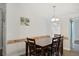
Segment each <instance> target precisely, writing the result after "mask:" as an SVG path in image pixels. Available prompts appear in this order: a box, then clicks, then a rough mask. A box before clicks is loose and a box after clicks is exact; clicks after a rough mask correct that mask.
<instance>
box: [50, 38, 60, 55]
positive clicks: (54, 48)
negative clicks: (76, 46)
mask: <svg viewBox="0 0 79 59" xmlns="http://www.w3.org/2000/svg"><path fill="white" fill-rule="evenodd" d="M60 38H61V37H54V38H52V44H51V55H55V56H59V46H60Z"/></svg>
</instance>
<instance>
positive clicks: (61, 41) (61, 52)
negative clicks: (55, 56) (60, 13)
mask: <svg viewBox="0 0 79 59" xmlns="http://www.w3.org/2000/svg"><path fill="white" fill-rule="evenodd" d="M63 39H64V36H61V38H60V46H59V49H60V50H59V52H60V55H61V56H62V55H63Z"/></svg>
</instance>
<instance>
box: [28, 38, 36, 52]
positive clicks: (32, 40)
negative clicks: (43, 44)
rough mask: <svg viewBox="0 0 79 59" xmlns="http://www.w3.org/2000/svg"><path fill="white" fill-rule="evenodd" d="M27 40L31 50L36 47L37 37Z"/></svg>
mask: <svg viewBox="0 0 79 59" xmlns="http://www.w3.org/2000/svg"><path fill="white" fill-rule="evenodd" d="M27 42H28V46H29V50H30V52H31V51H32V50H35V49H36V43H35V39H32V38H27Z"/></svg>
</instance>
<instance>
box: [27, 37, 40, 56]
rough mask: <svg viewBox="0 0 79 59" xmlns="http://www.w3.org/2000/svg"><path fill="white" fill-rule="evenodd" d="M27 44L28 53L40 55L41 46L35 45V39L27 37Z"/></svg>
mask: <svg viewBox="0 0 79 59" xmlns="http://www.w3.org/2000/svg"><path fill="white" fill-rule="evenodd" d="M27 42H28V46H29V55H30V56H31V55H32V56H38V55H41V48H40V47H39V46H37V45H36V42H35V39H32V38H27Z"/></svg>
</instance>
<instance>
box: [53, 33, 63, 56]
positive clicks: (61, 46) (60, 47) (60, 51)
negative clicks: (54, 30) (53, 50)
mask: <svg viewBox="0 0 79 59" xmlns="http://www.w3.org/2000/svg"><path fill="white" fill-rule="evenodd" d="M54 37H60V46H59V53H60V55H61V56H62V55H63V39H64V36H62V35H61V34H54Z"/></svg>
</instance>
